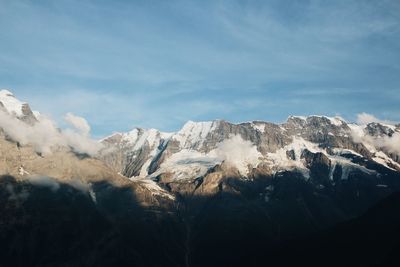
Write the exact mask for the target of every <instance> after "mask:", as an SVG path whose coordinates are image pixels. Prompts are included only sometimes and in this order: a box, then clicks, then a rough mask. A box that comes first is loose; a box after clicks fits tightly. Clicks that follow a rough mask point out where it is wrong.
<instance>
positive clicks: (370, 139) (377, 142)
mask: <svg viewBox="0 0 400 267" xmlns="http://www.w3.org/2000/svg"><path fill="white" fill-rule="evenodd" d="M371 122H376V123H380V124H382V125H385V126H387V127H390V128H391V129H394V124H396V123H395V122H392V121H388V120H381V119H378V118H377V117H375V116H374V115H371V114H368V113H365V112H364V113H361V114H358V115H357V123H358V124H359V125H361V126H362V127H364V126H365V125H367V124H368V123H371ZM353 139H354V141H355V142H360V143H364V144H367V145H369V146H372V147H374V148H375V149H377V150H382V149H383V150H385V151H387V152H389V153H393V154H396V155H399V156H400V133H399V132H398V131H395V132H394V133H393V134H392V136H370V135H367V134H365V133H364V131H363V130H359V129H358V128H355V129H353Z"/></svg>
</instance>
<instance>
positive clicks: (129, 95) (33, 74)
mask: <svg viewBox="0 0 400 267" xmlns="http://www.w3.org/2000/svg"><path fill="white" fill-rule="evenodd" d="M0 88H6V89H9V90H10V91H12V92H13V93H14V94H15V95H16V96H17V98H19V99H21V100H24V101H28V102H29V103H30V105H31V107H32V109H34V110H39V111H41V112H42V113H44V114H47V115H50V116H51V117H52V118H53V119H54V120H56V121H58V122H59V123H60V124H62V123H63V122H62V119H63V117H64V115H65V114H66V113H68V112H72V113H74V114H77V115H79V116H83V117H85V118H86V119H87V120H88V122H89V123H90V125H91V127H92V131H93V133H94V135H95V136H98V137H101V136H105V135H108V134H110V133H112V132H115V131H127V130H130V129H132V128H133V127H145V128H157V129H160V130H163V131H176V130H178V129H179V128H181V127H182V125H183V124H184V123H185V122H186V121H187V120H194V121H204V120H213V119H225V120H228V121H231V122H242V121H250V120H264V121H270V122H283V121H285V120H286V118H287V117H288V116H289V115H311V114H319V115H327V116H335V115H339V116H342V117H343V118H345V119H347V120H349V121H352V120H355V118H356V115H357V114H359V113H362V112H366V113H369V114H374V115H375V116H377V117H379V118H382V119H385V120H390V121H400V105H399V103H400V94H399V93H400V1H398V0H393V1H385V0H382V1H367V0H365V1H350V0H344V1H340V0H338V1H306V0H304V1H294V0H292V1H285V0H278V1H268V0H263V1H218V0H215V1H214V0H213V1H206V0H205V1H188V0H186V1H174V0H172V1H161V0H160V1H151V0H147V1H122V0H109V1H105V0H98V1H94V0H91V1H89V0H79V1H78V0H57V1H51V0H48V1H45V0H36V1H24V0H21V1H19V0H9V1H7V0H0Z"/></svg>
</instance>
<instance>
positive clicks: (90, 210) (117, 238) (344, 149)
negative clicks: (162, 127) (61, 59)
mask: <svg viewBox="0 0 400 267" xmlns="http://www.w3.org/2000/svg"><path fill="white" fill-rule="evenodd" d="M0 103H2V104H1V110H0V202H1V203H2V205H0V213H1V214H5V216H2V217H1V218H0V240H1V241H3V242H0V243H1V245H0V248H1V251H2V252H3V257H1V258H0V266H1V265H5V266H7V265H12V266H27V265H29V266H76V265H82V266H113V265H135V266H160V265H163V266H237V265H239V266H243V265H246V266H259V265H260V261H262V260H263V257H265V255H267V254H268V253H267V252H271V253H272V254H271V255H273V254H274V253H275V252H276V253H277V254H276V255H281V254H279V253H281V251H276V248H280V247H281V246H283V247H285V245H284V244H288V243H287V242H288V240H292V239H298V238H300V240H303V239H302V238H307V237H308V236H309V234H312V233H318V232H321V231H322V232H323V231H325V230H326V229H328V228H330V227H333V226H335V225H336V224H338V223H340V222H344V221H346V220H349V219H353V218H356V217H358V216H360V215H361V214H363V213H364V212H365V211H366V210H368V209H369V208H370V207H371V206H373V205H375V204H376V203H377V202H379V201H380V200H381V199H383V198H385V197H386V196H388V195H390V194H391V193H393V192H397V191H400V164H399V151H400V148H399V145H400V142H399V136H400V127H399V125H397V126H396V125H391V124H385V123H377V122H372V123H369V124H366V125H357V124H352V123H347V122H345V121H344V120H343V119H341V118H329V117H324V116H310V117H289V118H288V120H287V121H286V122H285V123H282V124H273V123H268V122H261V121H254V122H246V123H240V124H233V123H229V122H226V121H222V120H217V121H212V122H191V121H189V122H188V123H186V124H185V125H184V127H183V128H182V129H181V130H179V131H178V132H175V133H163V132H160V131H158V130H155V129H140V128H137V129H134V130H132V131H131V132H128V133H116V134H113V135H112V136H110V137H107V138H105V139H103V140H101V141H100V142H98V141H95V140H92V139H91V138H90V136H89V130H90V127H88V126H87V125H85V127H83V128H79V127H77V129H64V130H62V129H58V128H57V127H56V126H55V125H54V123H52V122H51V121H49V120H48V119H47V118H46V117H44V116H43V115H39V113H36V112H35V113H34V112H29V110H30V108H29V110H28V107H29V106H28V105H27V104H23V103H22V102H21V101H19V100H17V99H16V98H15V97H14V96H13V95H12V94H11V93H10V92H9V91H1V93H0ZM24 110H25V111H24ZM27 118H30V119H27ZM72 119H73V118H72ZM80 121H82V119H80ZM78 126H79V125H78ZM395 231H396V230H395ZM54 244H57V245H54ZM289 246H291V245H289ZM311 247H312V246H311ZM41 248H43V249H41ZM289 249H290V251H291V253H292V252H293V250H292V247H290V248H289ZM274 251H275V252H274ZM282 251H284V250H282ZM293 255H295V252H293ZM271 260H272V258H271ZM274 260H275V258H274ZM278 260H279V258H278ZM380 260H382V261H384V260H385V259H382V258H381V259H380ZM266 265H267V263H266Z"/></svg>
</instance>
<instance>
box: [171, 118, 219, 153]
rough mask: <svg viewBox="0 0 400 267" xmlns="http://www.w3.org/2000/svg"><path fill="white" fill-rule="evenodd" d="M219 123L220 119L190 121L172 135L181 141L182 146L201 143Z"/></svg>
mask: <svg viewBox="0 0 400 267" xmlns="http://www.w3.org/2000/svg"><path fill="white" fill-rule="evenodd" d="M218 124H219V121H217V120H216V121H203V122H194V121H188V122H186V123H185V125H184V126H183V127H182V129H181V130H180V131H178V132H177V133H176V134H174V135H173V136H172V138H173V139H175V140H177V141H179V143H180V144H181V147H187V146H191V145H193V144H200V143H201V142H202V141H204V139H205V138H206V137H207V136H208V134H209V133H211V132H213V131H214V130H215V129H216V127H217V126H218Z"/></svg>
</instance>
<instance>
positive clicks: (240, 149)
mask: <svg viewBox="0 0 400 267" xmlns="http://www.w3.org/2000/svg"><path fill="white" fill-rule="evenodd" d="M211 153H215V155H216V156H217V158H219V159H220V160H223V161H225V162H227V163H229V164H231V165H233V166H235V167H236V168H237V169H238V170H239V172H240V174H242V175H246V174H247V172H248V165H251V166H257V164H258V163H259V162H260V160H259V158H260V157H262V154H261V153H260V152H259V151H258V150H257V147H256V146H255V145H254V144H253V143H252V142H250V141H247V140H243V138H242V137H241V136H240V135H234V136H230V138H229V139H227V140H224V141H223V142H221V143H219V144H218V147H217V148H216V149H215V150H213V151H212V152H211Z"/></svg>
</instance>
